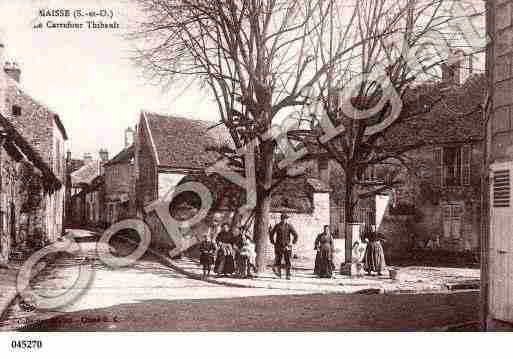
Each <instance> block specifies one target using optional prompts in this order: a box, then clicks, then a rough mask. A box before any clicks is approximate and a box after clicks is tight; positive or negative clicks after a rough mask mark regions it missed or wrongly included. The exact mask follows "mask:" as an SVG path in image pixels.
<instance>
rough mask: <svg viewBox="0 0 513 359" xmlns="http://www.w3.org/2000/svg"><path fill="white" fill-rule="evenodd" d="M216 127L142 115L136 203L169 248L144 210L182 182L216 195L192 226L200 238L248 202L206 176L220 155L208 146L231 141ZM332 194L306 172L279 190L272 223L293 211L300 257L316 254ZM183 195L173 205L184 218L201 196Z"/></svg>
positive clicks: (156, 222)
mask: <svg viewBox="0 0 513 359" xmlns="http://www.w3.org/2000/svg"><path fill="white" fill-rule="evenodd" d="M211 126H212V124H211V123H208V122H203V121H194V120H189V119H184V118H177V117H171V116H163V115H158V114H153V113H147V112H142V113H141V116H140V121H139V123H138V125H137V130H136V138H135V178H136V185H135V193H136V201H135V204H136V205H137V213H138V215H140V216H144V217H145V220H146V222H147V223H148V224H149V226H150V228H151V229H152V240H153V242H154V245H156V246H159V247H163V248H166V249H168V250H169V249H170V248H173V246H174V245H173V242H172V240H171V239H170V238H169V236H168V234H167V232H166V230H165V228H164V227H163V225H162V222H161V221H160V220H159V219H158V218H157V217H156V215H155V214H154V213H152V212H151V211H150V213H149V214H148V215H144V210H143V208H144V207H145V206H148V205H149V204H151V203H153V202H154V201H156V200H157V199H159V198H163V197H164V196H166V194H167V193H168V191H169V190H171V189H172V188H173V187H175V186H176V185H179V184H184V183H186V182H188V181H196V182H200V183H202V184H203V185H205V186H206V187H207V188H208V189H209V191H210V193H211V194H212V197H213V199H214V202H213V204H212V207H211V211H210V212H209V214H208V216H207V217H206V218H205V220H203V221H202V222H201V223H199V224H198V225H196V226H194V227H193V228H192V232H191V233H192V234H191V235H195V236H196V237H197V238H199V237H200V235H201V234H203V233H207V232H209V233H211V231H212V229H213V230H214V232H215V231H217V230H218V228H219V225H220V224H221V223H222V222H224V221H231V219H232V217H233V216H234V213H235V210H236V209H237V208H239V206H240V204H241V203H242V198H243V195H244V194H243V191H241V189H240V188H239V187H238V186H236V185H234V184H233V183H231V182H229V181H228V180H226V179H224V178H222V177H220V176H219V175H217V174H212V175H206V174H205V169H206V168H207V166H208V165H210V164H212V163H213V162H214V161H216V160H217V159H218V156H217V155H216V154H215V153H214V152H212V151H208V150H207V149H208V148H209V147H211V146H215V145H229V144H230V143H231V139H230V138H229V136H228V135H227V133H226V132H224V131H222V130H220V129H218V128H215V129H209V128H210V127H211ZM329 192H330V190H329V187H328V186H327V185H326V184H325V183H323V182H322V181H321V180H320V179H318V178H308V177H306V176H305V177H301V178H297V179H287V180H285V181H284V182H283V183H281V184H280V185H279V186H278V187H277V188H276V189H275V194H274V195H273V198H272V214H271V223H273V224H274V222H276V221H277V220H278V217H279V214H280V213H282V212H286V213H288V214H289V216H290V222H291V223H293V224H294V225H295V226H296V228H297V229H298V232H299V238H300V242H299V243H298V246H297V251H296V254H298V255H300V256H306V257H308V258H310V257H311V256H312V255H314V251H313V242H314V240H315V235H316V234H318V233H319V232H320V231H321V229H322V226H323V225H324V224H326V223H328V222H329V220H330V193H329ZM179 197H180V196H177V198H175V199H174V200H173V202H172V203H171V206H170V210H171V211H172V213H174V215H175V216H176V218H181V216H182V214H183V213H185V212H187V211H192V212H191V213H194V211H195V208H196V209H197V208H198V206H199V205H198V202H197V199H198V198H196V200H194V199H192V200H191V198H189V200H184V201H182V202H181V201H180V200H179ZM192 197H193V198H194V196H192ZM191 201H192V204H191ZM195 201H196V204H197V205H196V206H195V205H194V203H195ZM181 209H183V210H181ZM269 254H270V255H271V253H269Z"/></svg>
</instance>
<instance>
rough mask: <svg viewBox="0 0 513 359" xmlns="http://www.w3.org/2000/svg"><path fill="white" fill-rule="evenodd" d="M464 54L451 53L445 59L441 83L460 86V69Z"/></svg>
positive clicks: (458, 52)
mask: <svg viewBox="0 0 513 359" xmlns="http://www.w3.org/2000/svg"><path fill="white" fill-rule="evenodd" d="M464 58H465V54H464V53H463V51H461V50H460V51H453V52H451V54H450V55H449V58H448V59H447V63H443V64H442V65H441V67H442V81H443V82H447V83H450V84H453V85H460V84H461V67H462V63H463V60H464Z"/></svg>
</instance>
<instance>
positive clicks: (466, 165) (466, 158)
mask: <svg viewBox="0 0 513 359" xmlns="http://www.w3.org/2000/svg"><path fill="white" fill-rule="evenodd" d="M471 157H472V149H471V147H470V145H464V146H463V147H461V184H462V185H463V186H469V185H470V162H471Z"/></svg>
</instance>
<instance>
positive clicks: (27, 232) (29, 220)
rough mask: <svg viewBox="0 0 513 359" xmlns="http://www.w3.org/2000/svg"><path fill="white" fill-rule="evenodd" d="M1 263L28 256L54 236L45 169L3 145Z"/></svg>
mask: <svg viewBox="0 0 513 359" xmlns="http://www.w3.org/2000/svg"><path fill="white" fill-rule="evenodd" d="M0 179H1V182H2V183H1V184H0V263H4V264H5V263H6V262H8V260H9V258H10V257H11V256H12V255H13V254H14V255H17V256H26V255H29V254H31V253H32V252H33V251H35V250H37V249H39V248H41V247H42V246H44V245H45V244H47V243H48V242H49V240H50V238H49V236H48V224H47V223H46V220H47V217H46V213H47V195H46V193H45V191H44V189H43V181H42V178H41V173H40V172H39V171H38V170H37V169H35V168H34V166H33V165H32V164H31V163H29V162H27V161H20V160H16V159H14V158H13V157H12V156H11V154H10V153H9V151H7V150H6V149H5V148H4V147H2V148H0Z"/></svg>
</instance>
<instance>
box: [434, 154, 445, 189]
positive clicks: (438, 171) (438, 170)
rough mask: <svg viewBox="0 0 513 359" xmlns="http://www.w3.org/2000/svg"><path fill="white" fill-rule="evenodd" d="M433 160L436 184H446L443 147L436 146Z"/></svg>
mask: <svg viewBox="0 0 513 359" xmlns="http://www.w3.org/2000/svg"><path fill="white" fill-rule="evenodd" d="M433 160H434V164H435V173H434V176H435V179H434V184H435V185H436V186H439V187H442V186H443V184H444V180H443V179H444V170H443V168H444V167H443V148H441V147H436V148H435V149H434V152H433Z"/></svg>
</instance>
